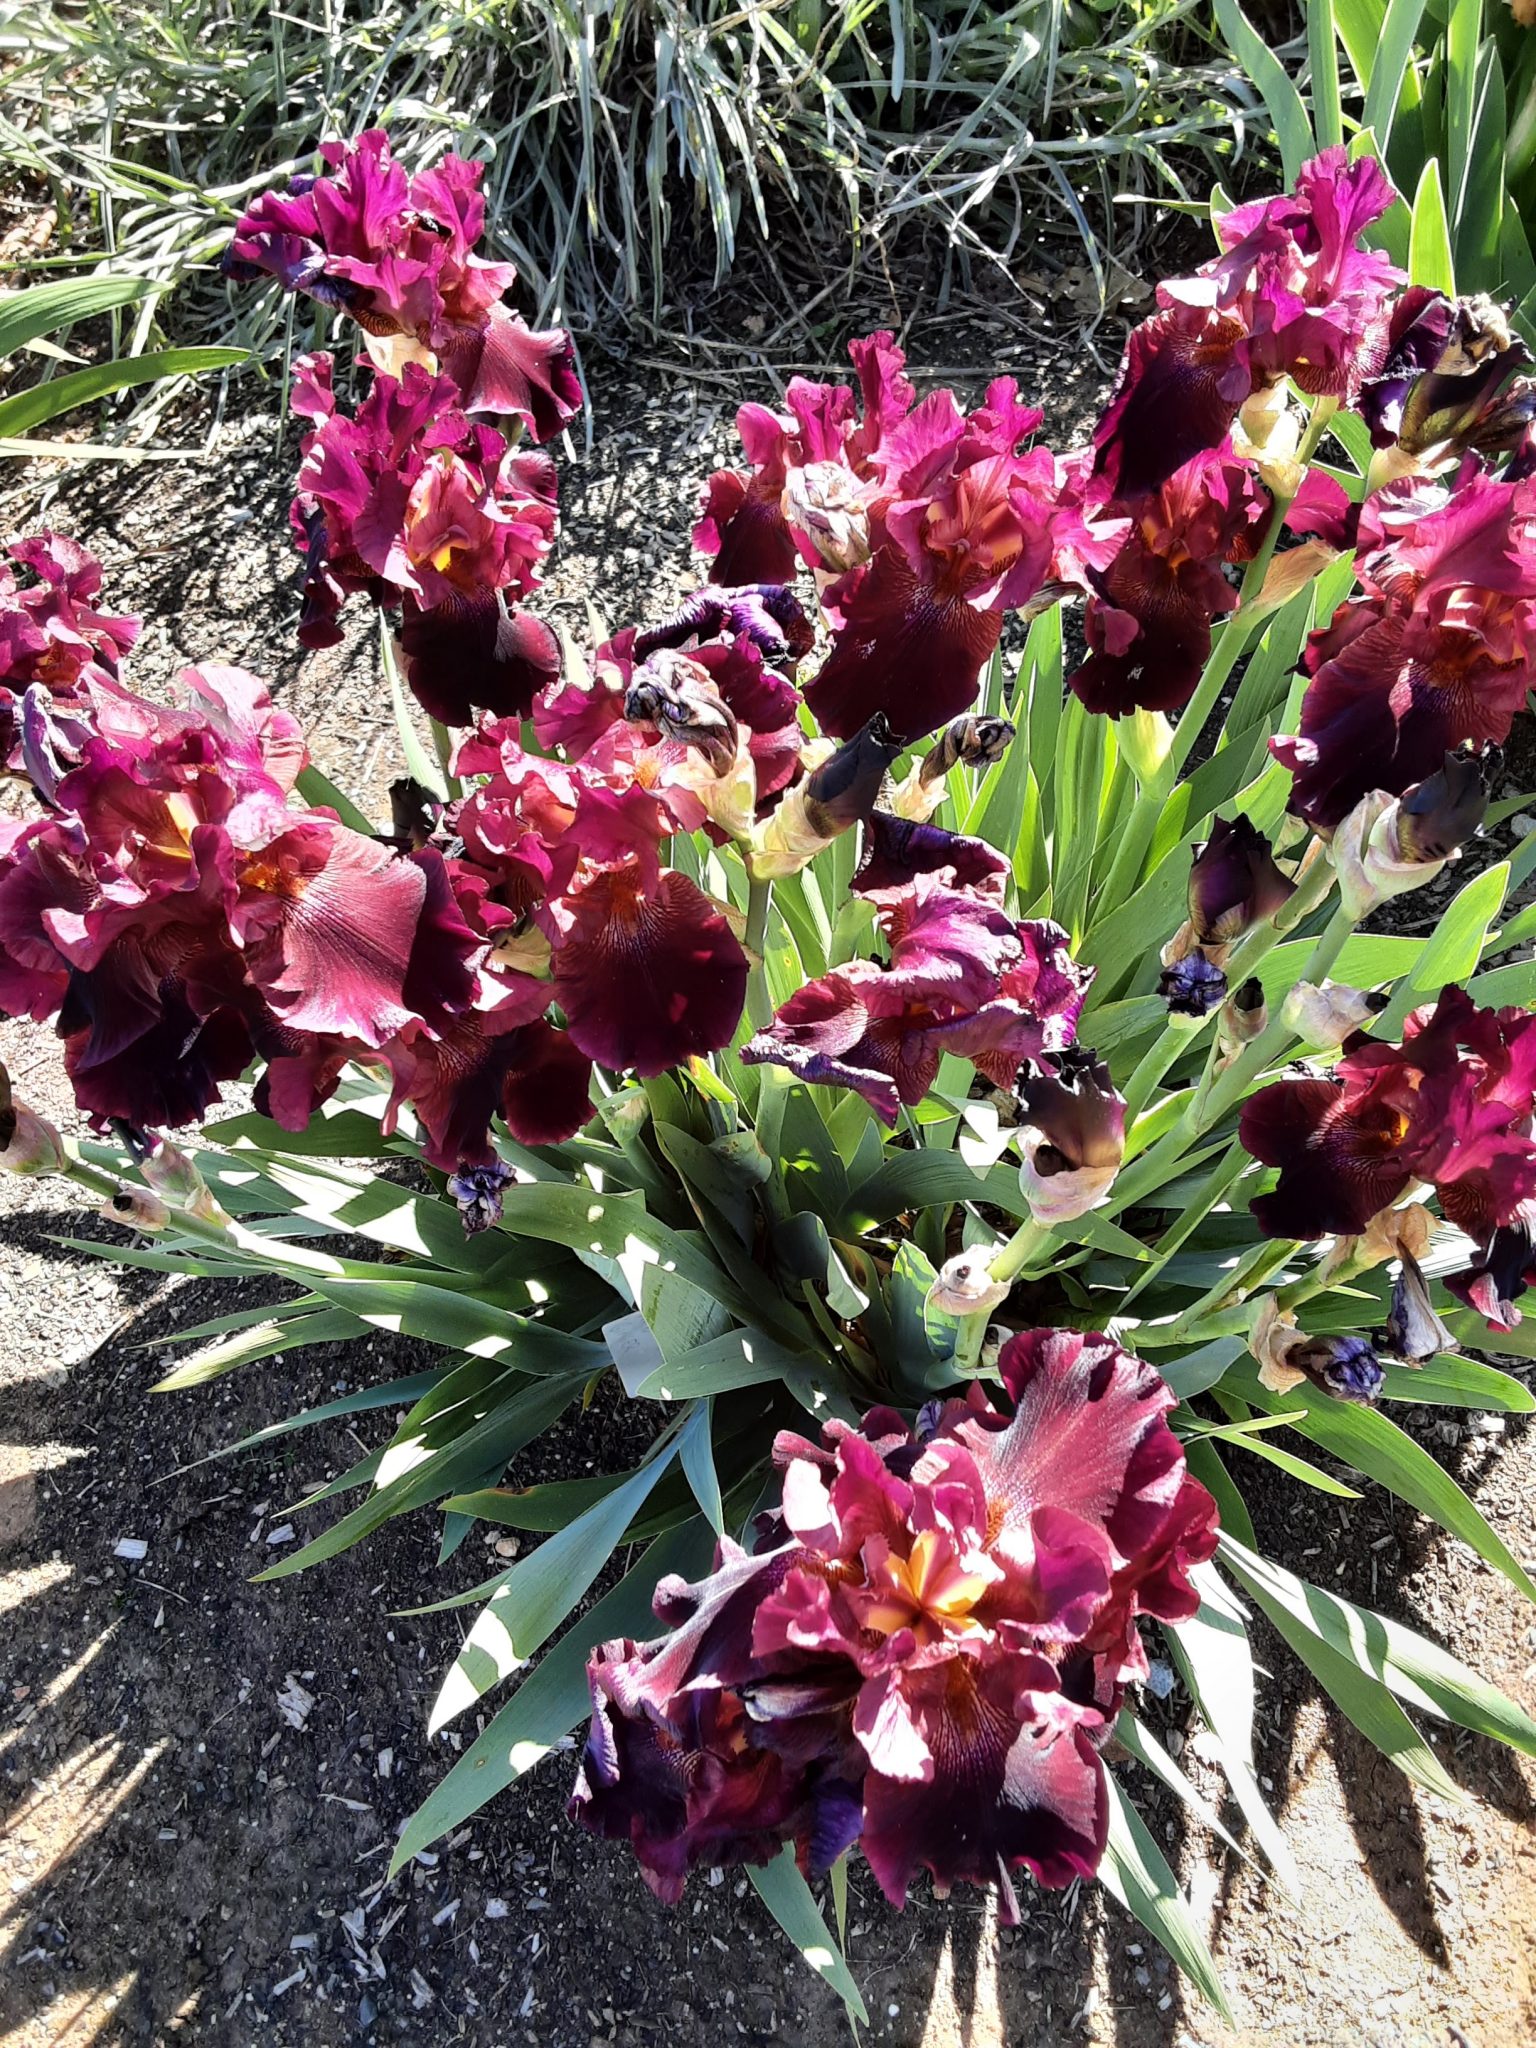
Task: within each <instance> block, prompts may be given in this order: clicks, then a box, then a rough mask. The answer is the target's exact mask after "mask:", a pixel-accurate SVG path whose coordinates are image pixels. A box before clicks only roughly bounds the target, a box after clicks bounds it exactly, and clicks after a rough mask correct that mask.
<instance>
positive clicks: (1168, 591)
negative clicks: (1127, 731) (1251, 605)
mask: <svg viewBox="0 0 1536 2048" xmlns="http://www.w3.org/2000/svg"><path fill="white" fill-rule="evenodd" d="M1124 509H1126V510H1128V511H1130V513H1131V515H1132V516H1131V525H1130V532H1129V533H1128V535H1127V537H1126V539H1125V541H1124V543H1123V544H1122V546H1121V547H1120V549H1119V551H1118V552H1117V553H1116V555H1115V557H1114V559H1113V560H1112V561H1111V562H1110V563H1109V565H1108V567H1107V568H1105V569H1103V570H1101V571H1098V572H1095V573H1094V574H1093V575H1092V576H1091V577H1090V581H1091V583H1092V586H1093V594H1092V595H1091V596H1090V597H1089V599H1088V607H1087V613H1086V616H1085V619H1084V622H1083V623H1084V631H1085V633H1086V635H1087V640H1088V649H1089V653H1088V659H1087V660H1086V661H1085V662H1084V663H1083V664H1082V666H1081V667H1080V668H1079V669H1078V670H1077V672H1076V674H1075V675H1074V676H1073V677H1072V688H1073V689H1074V690H1075V691H1076V692H1077V694H1078V696H1079V697H1081V698H1082V700H1083V702H1084V704H1086V705H1087V707H1088V709H1089V710H1090V711H1102V712H1107V713H1108V714H1109V716H1110V717H1111V718H1119V717H1122V716H1123V715H1124V714H1125V713H1126V712H1129V711H1135V710H1137V709H1143V710H1149V711H1176V710H1178V709H1179V707H1180V706H1181V705H1184V704H1187V703H1188V702H1189V700H1190V698H1191V697H1192V696H1193V694H1194V690H1195V685H1196V684H1197V683H1198V682H1199V680H1200V672H1201V670H1202V669H1203V668H1204V666H1205V662H1206V658H1207V656H1208V655H1209V654H1210V651H1211V622H1212V620H1213V619H1219V618H1221V617H1222V616H1223V615H1224V614H1225V613H1227V612H1230V611H1232V610H1233V609H1234V608H1235V607H1236V604H1237V591H1236V589H1235V588H1234V586H1233V585H1232V584H1231V583H1229V582H1228V581H1227V579H1226V577H1225V576H1223V574H1222V569H1221V565H1222V564H1223V563H1224V562H1245V561H1247V560H1249V559H1250V558H1251V557H1252V555H1253V554H1254V552H1255V550H1256V548H1257V546H1258V544H1259V542H1260V541H1261V540H1262V538H1263V535H1264V529H1265V527H1266V526H1267V525H1268V523H1269V518H1270V509H1271V508H1270V501H1269V498H1268V495H1267V494H1266V492H1265V491H1264V490H1263V488H1262V487H1261V485H1260V484H1259V481H1258V479H1257V477H1256V476H1255V475H1254V473H1253V471H1252V469H1251V468H1250V467H1249V465H1248V464H1247V463H1246V462H1241V461H1239V459H1238V458H1237V457H1236V456H1235V455H1234V454H1233V453H1232V451H1231V448H1230V447H1226V446H1224V447H1221V448H1217V449H1212V450H1210V451H1209V452H1205V453H1201V454H1199V455H1196V456H1194V457H1192V458H1191V459H1190V461H1188V462H1186V463H1185V464H1184V465H1183V467H1182V468H1180V469H1178V470H1176V471H1175V472H1174V473H1173V475H1172V476H1170V477H1168V478H1167V479H1166V480H1165V481H1164V482H1163V483H1162V484H1160V485H1159V486H1158V488H1157V489H1156V490H1154V491H1151V492H1148V493H1147V494H1146V495H1145V496H1144V497H1142V498H1139V499H1137V500H1135V501H1134V503H1132V504H1130V505H1128V506H1126V507H1125V508H1124Z"/></svg>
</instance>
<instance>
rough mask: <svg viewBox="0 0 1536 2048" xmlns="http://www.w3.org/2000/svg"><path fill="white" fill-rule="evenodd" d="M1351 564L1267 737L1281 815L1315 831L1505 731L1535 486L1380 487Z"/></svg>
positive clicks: (1519, 700)
mask: <svg viewBox="0 0 1536 2048" xmlns="http://www.w3.org/2000/svg"><path fill="white" fill-rule="evenodd" d="M1355 568H1356V574H1357V575H1358V577H1359V580H1360V583H1361V586H1362V590H1363V595H1362V596H1360V597H1358V598H1353V599H1351V600H1350V601H1349V602H1348V603H1346V604H1343V605H1341V606H1340V608H1339V610H1338V611H1337V612H1336V613H1335V614H1334V617H1333V620H1332V622H1331V624H1329V625H1328V626H1326V627H1324V628H1323V629H1322V630H1321V631H1319V632H1316V633H1314V634H1313V635H1312V637H1311V639H1310V640H1309V642H1308V643H1307V650H1306V667H1307V671H1308V673H1309V674H1310V676H1311V678H1312V681H1311V683H1310V685H1309V686H1308V689H1307V693H1306V695H1305V697H1304V698H1303V699H1302V704H1301V721H1300V723H1301V730H1300V732H1299V734H1297V735H1294V736H1292V735H1287V736H1285V737H1282V738H1279V739H1275V740H1272V741H1271V742H1270V746H1271V750H1272V752H1273V753H1274V755H1275V757H1276V759H1277V760H1279V761H1281V762H1282V763H1283V764H1284V765H1285V766H1286V767H1287V768H1289V769H1290V771H1291V773H1292V775H1293V776H1294V777H1295V782H1294V786H1293V788H1292V792H1291V809H1292V810H1293V811H1295V812H1296V813H1297V814H1298V815H1299V816H1301V817H1303V818H1305V819H1306V820H1307V822H1308V823H1309V824H1311V825H1313V826H1316V827H1319V828H1322V829H1325V830H1327V829H1331V828H1332V827H1333V826H1335V825H1337V824H1338V823H1339V822H1340V820H1341V819H1343V818H1344V817H1345V816H1347V814H1348V813H1349V812H1350V811H1351V810H1352V809H1353V808H1354V806H1355V805H1356V804H1357V803H1358V802H1359V800H1360V799H1361V797H1362V796H1364V795H1365V794H1366V793H1367V792H1368V791H1370V790H1373V789H1382V790H1386V791H1387V792H1388V793H1389V794H1394V795H1395V794H1400V793H1401V792H1402V791H1403V790H1405V789H1407V788H1408V787H1409V786H1410V784H1412V783H1416V782H1421V781H1423V780H1425V779H1426V778H1427V777H1429V776H1432V775H1433V774H1434V773H1435V772H1436V771H1437V770H1438V769H1439V768H1440V767H1441V765H1442V763H1443V762H1444V759H1445V756H1446V755H1447V754H1448V753H1450V752H1451V751H1453V749H1455V748H1456V747H1457V746H1458V745H1459V744H1460V743H1462V742H1463V741H1471V742H1474V743H1476V744H1478V745H1482V744H1483V743H1485V742H1489V741H1491V742H1493V744H1495V745H1502V744H1503V742H1504V741H1505V740H1507V739H1508V737H1509V733H1510V728H1511V726H1512V724H1513V722H1514V718H1515V714H1516V713H1517V712H1518V711H1519V710H1521V709H1522V708H1523V707H1524V704H1525V701H1526V695H1527V692H1528V691H1529V689H1530V687H1531V682H1532V673H1531V651H1532V646H1533V644H1536V481H1531V480H1526V481H1523V482H1519V483H1508V482H1497V481H1495V480H1494V479H1492V478H1490V477H1486V476H1480V475H1473V476H1470V477H1469V478H1468V479H1467V480H1466V481H1465V482H1463V483H1461V484H1460V485H1458V486H1457V487H1456V488H1455V489H1454V490H1446V489H1444V488H1442V487H1441V486H1439V485H1436V484H1431V483H1426V482H1424V481H1422V480H1415V479H1411V478H1405V479H1403V480H1401V481H1399V482H1397V483H1392V484H1387V485H1385V486H1384V487H1383V488H1382V489H1381V490H1379V491H1377V492H1375V493H1374V494H1373V495H1372V496H1371V497H1370V498H1369V499H1367V500H1366V503H1365V506H1364V508H1363V511H1362V516H1361V522H1360V552H1359V554H1358V556H1357V558H1356V564H1355Z"/></svg>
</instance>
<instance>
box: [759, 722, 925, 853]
mask: <svg viewBox="0 0 1536 2048" xmlns="http://www.w3.org/2000/svg"><path fill="white" fill-rule="evenodd" d="M903 747H904V742H903V741H901V740H898V739H896V738H895V737H894V736H893V735H892V733H891V730H890V727H889V726H888V725H887V724H886V722H885V720H884V719H883V718H872V719H871V720H870V721H869V723H868V725H866V726H864V727H863V728H862V730H861V731H859V732H856V733H855V734H854V736H853V738H852V739H851V740H847V741H845V742H844V743H843V745H842V746H840V747H839V748H838V750H837V752H836V753H835V754H833V755H832V756H831V757H830V758H829V759H828V760H825V761H823V762H822V763H821V765H820V766H819V767H817V768H814V769H813V770H812V771H811V773H810V774H809V775H807V776H806V778H805V780H804V781H803V782H802V783H801V784H800V785H799V786H798V787H797V788H795V789H792V790H791V791H790V792H789V794H788V795H787V796H786V797H785V798H784V799H783V801H782V802H781V803H780V804H779V805H778V807H777V808H776V809H775V811H774V812H773V815H772V816H771V817H770V818H769V819H768V820H767V821H766V822H765V823H764V824H763V826H762V827H761V829H760V830H759V832H758V834H757V836H756V840H755V843H754V846H753V849H752V852H751V854H750V856H749V860H748V865H749V866H750V868H751V870H752V872H753V874H754V875H756V876H757V877H758V878H759V879H762V878H764V877H767V876H774V875H793V874H795V873H797V872H798V871H799V870H800V869H801V868H803V867H804V866H805V865H806V864H807V862H809V861H812V860H814V859H815V858H816V856H817V854H818V853H820V852H821V850H822V848H823V847H824V846H830V845H831V843H832V841H833V840H834V839H836V838H837V836H838V834H839V833H840V832H846V831H847V830H848V829H849V827H850V826H852V825H856V824H859V823H860V822H861V821H862V820H864V819H866V818H868V817H869V815H870V814H871V812H872V811H873V810H874V808H875V806H876V804H877V803H878V802H879V800H880V792H881V789H882V788H883V787H884V785H885V781H886V778H887V776H888V774H889V772H890V766H891V763H892V762H893V761H894V760H895V759H896V758H897V756H898V755H899V754H900V753H901V752H902V751H903Z"/></svg>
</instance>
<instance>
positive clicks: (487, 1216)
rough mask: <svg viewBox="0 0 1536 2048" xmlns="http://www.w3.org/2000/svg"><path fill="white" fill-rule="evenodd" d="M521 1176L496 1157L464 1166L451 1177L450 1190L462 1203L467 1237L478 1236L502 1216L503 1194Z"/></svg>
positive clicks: (458, 1203) (461, 1211)
mask: <svg viewBox="0 0 1536 2048" xmlns="http://www.w3.org/2000/svg"><path fill="white" fill-rule="evenodd" d="M516 1179H517V1175H516V1174H515V1173H514V1172H513V1170H512V1168H511V1167H510V1166H505V1165H503V1164H502V1162H501V1160H499V1159H493V1160H491V1161H489V1162H488V1164H486V1165H483V1166H460V1168H459V1170H458V1172H457V1173H455V1174H450V1175H449V1178H448V1192H449V1194H450V1195H452V1197H453V1199H454V1202H455V1203H456V1204H457V1206H458V1211H459V1216H460V1219H461V1221H462V1222H463V1225H464V1235H465V1236H466V1237H478V1236H479V1234H480V1232H481V1231H482V1230H489V1229H491V1227H492V1226H493V1225H494V1224H496V1223H499V1222H500V1220H501V1198H502V1195H503V1193H504V1192H505V1190H506V1189H507V1188H509V1187H510V1186H511V1185H512V1184H513V1182H514V1181H515V1180H516Z"/></svg>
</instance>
